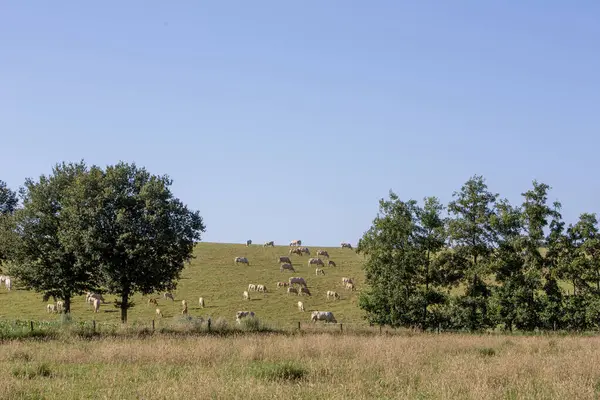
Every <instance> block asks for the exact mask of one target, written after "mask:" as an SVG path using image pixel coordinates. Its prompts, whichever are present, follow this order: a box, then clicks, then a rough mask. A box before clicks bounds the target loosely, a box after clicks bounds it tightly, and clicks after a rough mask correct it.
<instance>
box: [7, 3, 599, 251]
mask: <svg viewBox="0 0 600 400" xmlns="http://www.w3.org/2000/svg"><path fill="white" fill-rule="evenodd" d="M598 21H600V3H598V2H595V1H574V2H566V1H541V0H538V1H533V0H532V1H528V2H519V1H505V2H499V1H485V2H484V1H453V2H441V1H435V2H434V1H418V2H417V1H414V2H400V1H377V2H372V1H369V2H366V1H365V2H357V1H326V2H323V1H304V2H291V1H254V2H249V1H222V2H221V1H219V2H216V1H214V2H195V1H177V2H167V1H133V0H129V1H123V2H118V1H103V2H82V1H61V2H55V1H53V2H42V1H37V2H25V1H13V2H10V3H9V2H2V3H0V49H1V50H0V132H1V141H0V154H1V156H0V179H2V180H4V181H6V182H7V183H8V184H9V185H10V186H11V187H13V188H17V187H18V186H19V185H21V184H22V182H23V181H24V179H25V178H26V177H36V176H38V175H39V174H41V173H48V172H50V170H51V167H52V165H54V164H55V163H57V162H59V161H77V160H80V159H82V158H83V159H85V160H86V161H87V162H88V163H89V164H98V165H107V164H113V163H116V162H118V161H119V160H123V161H128V162H136V163H137V164H139V165H143V166H146V167H147V168H148V169H149V170H150V171H151V172H153V173H156V174H169V175H170V176H171V177H172V178H173V179H174V186H173V190H174V192H175V194H176V195H177V196H178V197H179V198H181V199H182V200H183V201H184V202H185V203H186V204H188V206H190V207H192V208H195V209H199V210H200V211H201V214H202V215H203V217H204V219H205V222H206V224H207V232H206V234H205V236H204V240H206V241H222V242H243V241H245V240H246V239H248V238H251V239H253V240H254V241H255V242H263V241H266V240H275V241H276V242H277V243H282V242H286V243H287V242H288V241H289V240H292V239H297V238H298V239H302V240H303V241H304V242H305V243H306V244H308V245H338V244H339V242H340V241H349V242H352V243H356V241H357V240H358V239H359V238H360V236H361V235H362V233H363V232H364V231H365V230H367V229H368V228H369V226H370V223H371V221H372V219H373V218H374V217H375V215H376V213H377V207H378V204H377V202H378V199H380V198H381V197H386V196H387V194H388V191H389V189H393V190H394V191H395V192H397V193H398V194H399V195H400V196H401V198H403V199H409V198H415V199H422V198H423V197H425V196H429V195H436V196H438V197H439V198H440V199H441V200H442V201H444V202H447V201H449V200H450V199H451V195H452V192H453V191H455V190H458V189H459V188H460V186H461V185H462V184H463V183H464V182H465V181H466V180H467V179H468V178H469V177H470V176H472V175H473V174H482V175H484V176H485V177H486V179H487V182H488V184H489V186H490V189H492V190H493V191H495V192H499V193H500V194H501V195H502V196H503V197H507V198H508V199H509V200H511V201H513V202H519V203H520V200H521V199H520V193H522V192H524V191H525V190H527V189H528V188H529V187H530V186H531V181H532V180H533V179H538V180H540V181H543V182H545V183H548V184H549V185H551V186H552V187H553V190H552V192H551V196H550V197H551V200H555V199H558V200H560V201H562V203H563V206H564V210H563V215H564V216H565V218H566V219H567V220H568V221H569V222H572V221H574V220H575V219H576V218H577V217H578V215H579V214H580V213H581V212H584V211H587V212H597V211H599V210H598V208H599V207H598V205H599V203H598V201H597V199H598V197H599V196H600V186H599V185H598V173H599V172H600V171H599V169H600V168H599V164H598V148H599V145H600V135H599V134H598V127H599V126H600V77H599V76H600V74H599V71H600V24H598Z"/></svg>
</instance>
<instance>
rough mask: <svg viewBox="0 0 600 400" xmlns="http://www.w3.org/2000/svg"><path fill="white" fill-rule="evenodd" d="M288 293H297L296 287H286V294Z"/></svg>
mask: <svg viewBox="0 0 600 400" xmlns="http://www.w3.org/2000/svg"><path fill="white" fill-rule="evenodd" d="M290 293H296V294H298V289H296V288H295V287H293V286H290V287H288V288H287V294H288V295H289V294H290Z"/></svg>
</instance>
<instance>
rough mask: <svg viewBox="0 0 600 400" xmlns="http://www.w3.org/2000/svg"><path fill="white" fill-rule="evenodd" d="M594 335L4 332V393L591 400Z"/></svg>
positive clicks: (0, 364)
mask: <svg viewBox="0 0 600 400" xmlns="http://www.w3.org/2000/svg"><path fill="white" fill-rule="evenodd" d="M599 361H600V338H598V337H553V338H547V337H515V336H511V337H507V336H473V335H425V334H424V335H416V336H386V335H383V336H370V337H362V336H339V335H337V336H336V335H330V334H318V335H317V334H308V335H299V336H283V335H258V334H256V335H254V334H251V335H245V336H234V337H225V338H218V337H210V336H209V337H196V338H192V337H188V338H171V337H165V336H161V337H152V338H147V339H144V340H135V339H115V338H113V339H101V340H93V341H87V340H77V339H71V340H69V341H68V342H57V341H51V342H35V341H23V342H6V343H5V344H3V345H2V351H1V352H0V374H1V375H2V377H3V379H1V380H0V393H1V394H2V398H5V399H22V398H27V399H58V398H60V399H63V400H68V399H83V398H94V399H96V398H102V399H103V398H107V399H108V398H119V399H142V398H143V399H166V398H175V397H174V396H179V397H178V398H190V399H191V398H194V399H239V398H294V399H373V398H377V399H392V398H393V399H397V398H410V399H413V398H414V399H454V398H457V399H517V398H527V399H562V398H575V399H593V398H597V396H598V393H599V392H600V370H599V369H598V368H597V365H598V363H599Z"/></svg>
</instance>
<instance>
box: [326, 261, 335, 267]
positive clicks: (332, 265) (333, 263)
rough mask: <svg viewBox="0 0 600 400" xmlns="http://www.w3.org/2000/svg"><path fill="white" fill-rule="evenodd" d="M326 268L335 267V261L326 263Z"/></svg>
mask: <svg viewBox="0 0 600 400" xmlns="http://www.w3.org/2000/svg"><path fill="white" fill-rule="evenodd" d="M327 266H328V267H336V265H335V261H331V260H329V261H327Z"/></svg>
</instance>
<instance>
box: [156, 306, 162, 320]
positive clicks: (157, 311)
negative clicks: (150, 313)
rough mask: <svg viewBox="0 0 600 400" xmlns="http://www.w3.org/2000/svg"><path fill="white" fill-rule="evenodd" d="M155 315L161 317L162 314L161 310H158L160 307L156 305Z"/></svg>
mask: <svg viewBox="0 0 600 400" xmlns="http://www.w3.org/2000/svg"><path fill="white" fill-rule="evenodd" d="M156 315H158V316H159V317H161V318H162V316H163V315H162V311H160V308H158V307H157V308H156Z"/></svg>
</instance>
